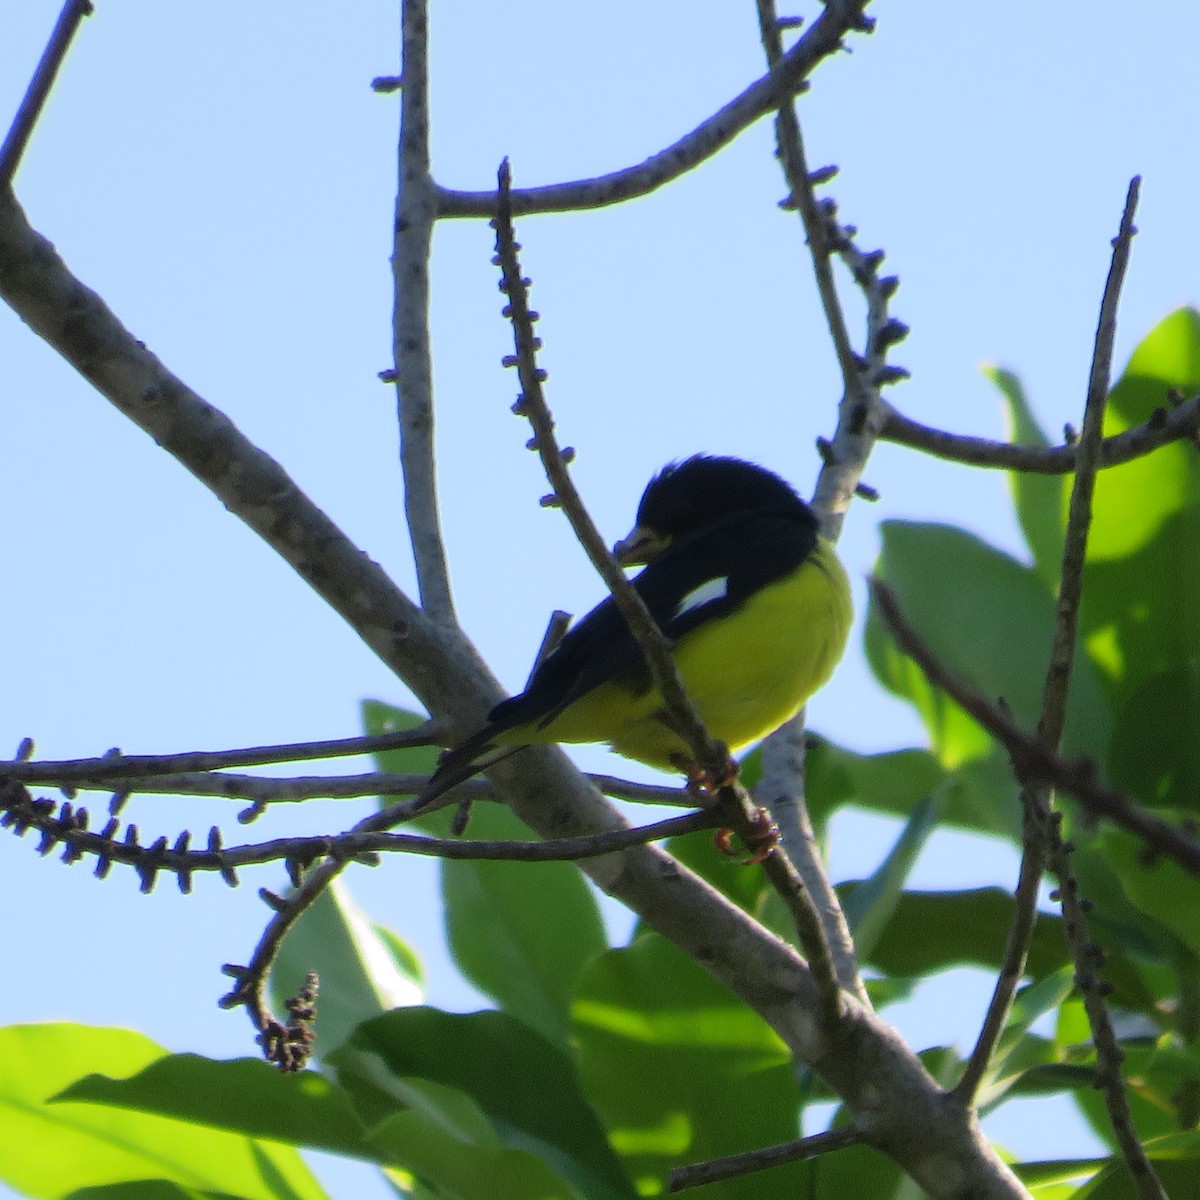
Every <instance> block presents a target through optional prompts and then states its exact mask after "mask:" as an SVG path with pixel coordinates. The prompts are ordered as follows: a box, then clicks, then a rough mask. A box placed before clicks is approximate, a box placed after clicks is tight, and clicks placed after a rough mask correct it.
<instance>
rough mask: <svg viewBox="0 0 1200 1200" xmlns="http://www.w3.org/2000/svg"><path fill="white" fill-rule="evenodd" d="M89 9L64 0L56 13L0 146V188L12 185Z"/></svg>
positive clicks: (83, 0)
mask: <svg viewBox="0 0 1200 1200" xmlns="http://www.w3.org/2000/svg"><path fill="white" fill-rule="evenodd" d="M92 11H93V10H92V6H91V4H90V3H89V0H66V3H65V4H64V5H63V7H62V11H61V12H60V13H59V14H58V21H57V22H56V23H55V25H54V31H53V32H52V33H51V34H50V40H49V41H48V42H47V43H46V49H45V50H44V51H42V57H41V60H40V61H39V62H38V65H37V69H36V70H35V71H34V73H33V78H32V79H31V80H30V81H29V87H28V88H26V90H25V96H24V98H23V99H22V101H21V105H20V107H19V108H18V109H17V115H16V116H15V117H13V123H12V125H10V126H9V130H8V133H7V135H6V136H5V138H4V145H3V146H0V187H10V186H11V185H12V181H13V177H14V176H15V175H16V173H17V168H18V167H19V166H20V165H21V158H22V156H23V155H24V153H25V147H26V146H28V145H29V139H30V137H32V135H33V130H34V126H35V125H37V122H38V118H39V117H40V116H41V115H42V109H43V108H44V107H45V105H46V100H47V98H48V97H49V95H50V89H51V88H52V87H53V86H54V80H55V78H56V77H57V75H58V71H59V68H60V67H61V66H62V65H63V61H64V60H65V59H66V57H67V51H68V50H69V49H70V48H71V42H72V41H73V40H74V37H75V34H76V33H77V32H78V30H79V26H80V25H81V24H82V23H83V18H84V17H87V16H90V15H91V13H92Z"/></svg>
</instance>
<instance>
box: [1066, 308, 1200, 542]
mask: <svg viewBox="0 0 1200 1200" xmlns="http://www.w3.org/2000/svg"><path fill="white" fill-rule="evenodd" d="M1171 388H1175V389H1177V390H1179V391H1181V392H1184V393H1188V394H1190V393H1193V392H1195V391H1196V390H1197V389H1200V313H1198V312H1197V311H1196V310H1195V309H1192V308H1181V309H1178V310H1177V311H1175V312H1173V313H1172V314H1171V315H1170V316H1168V317H1165V318H1164V319H1163V320H1162V321H1161V322H1159V324H1158V325H1156V326H1155V328H1154V329H1152V330H1151V331H1150V333H1148V334H1147V335H1146V337H1145V338H1144V339H1143V340H1142V342H1141V343H1140V344H1139V345H1138V347H1137V349H1135V350H1134V352H1133V354H1132V355H1131V356H1130V359H1129V363H1128V364H1127V366H1126V367H1125V371H1124V372H1123V374H1122V375H1121V378H1120V379H1119V380H1118V381H1117V383H1116V385H1115V386H1114V387H1113V390H1112V392H1111V393H1110V395H1109V399H1108V407H1107V409H1106V411H1105V419H1104V435H1105V437H1111V436H1113V435H1114V434H1117V433H1122V432H1124V431H1125V430H1126V429H1129V428H1131V427H1132V426H1134V425H1139V424H1141V423H1142V422H1143V421H1147V420H1149V418H1150V417H1151V415H1152V414H1153V413H1154V411H1155V409H1158V408H1162V407H1164V406H1165V405H1166V404H1167V403H1168V395H1167V393H1168V391H1169V390H1170V389H1171ZM1198 485H1200V467H1198V466H1197V463H1196V452H1195V448H1194V447H1193V446H1192V445H1190V444H1189V443H1188V441H1187V440H1186V439H1185V440H1183V441H1178V442H1170V443H1168V444H1167V445H1166V446H1163V447H1161V448H1160V449H1158V450H1156V451H1155V452H1154V453H1153V454H1150V455H1146V456H1145V457H1142V458H1135V459H1133V460H1132V461H1131V462H1127V463H1124V464H1122V465H1121V466H1119V467H1110V468H1109V469H1108V470H1105V471H1102V472H1100V476H1099V478H1098V479H1097V482H1096V495H1095V500H1094V502H1093V513H1094V523H1093V526H1092V530H1091V533H1090V534H1089V537H1088V558H1089V559H1090V560H1092V561H1100V560H1104V559H1112V558H1127V557H1129V555H1130V554H1132V553H1133V552H1134V551H1136V550H1138V549H1140V548H1141V547H1143V546H1146V545H1148V544H1149V543H1150V542H1152V541H1153V540H1154V538H1155V537H1156V536H1157V534H1158V533H1159V531H1160V530H1161V529H1162V528H1163V526H1164V524H1165V523H1166V521H1167V520H1168V519H1169V518H1170V517H1171V516H1172V515H1173V514H1175V513H1177V512H1179V511H1180V510H1181V509H1184V508H1187V507H1189V506H1191V505H1193V504H1195V503H1196V501H1197V500H1200V488H1198Z"/></svg>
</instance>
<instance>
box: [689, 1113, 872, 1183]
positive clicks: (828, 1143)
mask: <svg viewBox="0 0 1200 1200" xmlns="http://www.w3.org/2000/svg"><path fill="white" fill-rule="evenodd" d="M866 1140H867V1139H866V1135H865V1134H864V1133H863V1132H862V1130H861V1129H858V1128H857V1127H855V1126H854V1125H847V1126H845V1127H844V1128H841V1129H829V1130H826V1132H824V1133H814V1134H813V1135H812V1136H811V1137H806V1138H799V1139H798V1140H796V1141H794V1142H785V1143H784V1144H783V1145H781V1146H767V1147H766V1148H765V1149H762V1150H750V1151H748V1152H747V1153H745V1154H730V1155H728V1156H727V1157H725V1158H714V1159H710V1160H709V1161H708V1162H702V1163H693V1164H691V1165H690V1166H686V1167H677V1168H676V1169H675V1170H674V1171H672V1172H671V1174H670V1176H669V1177H668V1185H667V1191H668V1192H672V1193H674V1192H682V1191H686V1190H687V1189H688V1188H694V1187H701V1186H703V1185H704V1184H706V1183H718V1182H720V1181H721V1180H722V1179H734V1178H736V1177H738V1176H741V1175H749V1174H751V1173H753V1172H755V1171H765V1170H767V1168H768V1167H779V1166H782V1165H783V1164H784V1163H792V1162H803V1161H804V1160H805V1159H806V1158H816V1157H817V1156H818V1155H820V1154H828V1153H830V1151H833V1150H841V1149H842V1148H843V1147H845V1146H859V1145H861V1144H862V1143H863V1142H865V1141H866Z"/></svg>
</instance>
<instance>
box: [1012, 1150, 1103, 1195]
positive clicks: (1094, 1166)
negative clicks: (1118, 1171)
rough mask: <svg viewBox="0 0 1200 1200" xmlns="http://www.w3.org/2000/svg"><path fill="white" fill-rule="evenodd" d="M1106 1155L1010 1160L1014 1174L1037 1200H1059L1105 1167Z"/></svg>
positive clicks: (1074, 1191)
mask: <svg viewBox="0 0 1200 1200" xmlns="http://www.w3.org/2000/svg"><path fill="white" fill-rule="evenodd" d="M1109 1161H1110V1160H1109V1159H1107V1158H1060V1159H1050V1160H1045V1161H1042V1162H1024V1163H1010V1164H1009V1165H1010V1166H1011V1167H1012V1171H1013V1174H1014V1175H1016V1176H1017V1178H1018V1179H1020V1181H1021V1182H1022V1183H1023V1184H1024V1185H1025V1186H1026V1187H1027V1188H1028V1189H1029V1190H1030V1191H1031V1192H1032V1193H1033V1195H1034V1196H1035V1197H1036V1200H1062V1197H1064V1196H1072V1195H1074V1194H1075V1193H1076V1190H1077V1188H1078V1187H1079V1186H1080V1185H1081V1184H1083V1183H1086V1182H1087V1181H1088V1180H1089V1179H1092V1178H1094V1177H1095V1175H1096V1174H1097V1173H1098V1172H1100V1171H1101V1170H1103V1169H1104V1167H1105V1166H1107V1164H1108V1163H1109Z"/></svg>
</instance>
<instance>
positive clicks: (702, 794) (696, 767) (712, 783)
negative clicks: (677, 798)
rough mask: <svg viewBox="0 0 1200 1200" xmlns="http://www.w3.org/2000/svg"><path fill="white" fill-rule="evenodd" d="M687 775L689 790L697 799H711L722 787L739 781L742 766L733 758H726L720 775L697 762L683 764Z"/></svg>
mask: <svg viewBox="0 0 1200 1200" xmlns="http://www.w3.org/2000/svg"><path fill="white" fill-rule="evenodd" d="M681 765H682V767H683V770H684V772H685V773H686V775H687V790H688V791H689V792H691V793H692V795H693V796H695V797H696V799H697V800H711V799H712V798H713V797H714V796H715V795H716V794H717V793H718V792H719V791H720V790H721V789H722V788H727V787H730V786H731V785H732V784H735V783H737V778H738V772H739V770H740V768H739V767H738V764H737V763H736V762H735V761H734V760H733V759H732V758H726V760H725V766H724V768H723V769H722V772H721V774H720V775H714V774H713V773H712V772H711V771H707V770H705V768H704V767H702V766H701V765H700V764H699V763H697V762H688V763H683V764H681Z"/></svg>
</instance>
